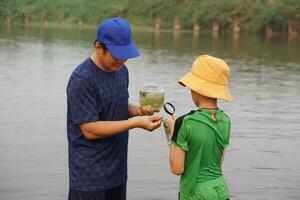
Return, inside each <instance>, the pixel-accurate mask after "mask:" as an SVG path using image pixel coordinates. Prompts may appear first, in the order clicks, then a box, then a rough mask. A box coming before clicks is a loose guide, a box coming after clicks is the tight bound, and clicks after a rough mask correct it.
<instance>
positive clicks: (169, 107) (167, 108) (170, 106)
mask: <svg viewBox="0 0 300 200" xmlns="http://www.w3.org/2000/svg"><path fill="white" fill-rule="evenodd" d="M164 110H165V112H166V113H168V114H169V115H173V114H174V113H175V106H174V105H173V104H171V103H169V102H167V103H165V105H164Z"/></svg>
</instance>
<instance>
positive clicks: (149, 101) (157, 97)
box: [140, 84, 165, 110]
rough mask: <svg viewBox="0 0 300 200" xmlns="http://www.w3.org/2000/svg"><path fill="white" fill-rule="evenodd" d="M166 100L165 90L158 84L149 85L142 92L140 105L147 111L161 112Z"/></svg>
mask: <svg viewBox="0 0 300 200" xmlns="http://www.w3.org/2000/svg"><path fill="white" fill-rule="evenodd" d="M164 99H165V92H164V90H163V88H162V87H160V86H158V85H156V84H151V85H147V86H145V87H143V88H142V89H141V90H140V105H141V106H142V107H143V108H145V109H152V110H160V109H161V107H162V106H163V105H164Z"/></svg>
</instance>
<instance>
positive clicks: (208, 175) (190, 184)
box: [172, 109, 231, 200]
mask: <svg viewBox="0 0 300 200" xmlns="http://www.w3.org/2000/svg"><path fill="white" fill-rule="evenodd" d="M230 126H231V124H230V119H229V117H228V116H227V115H226V114H225V113H224V112H223V111H221V110H216V111H210V110H206V109H202V110H197V111H192V112H190V113H189V114H186V115H184V116H181V117H179V118H177V119H176V122H175V127H174V133H173V137H172V143H174V144H175V145H176V146H178V147H180V148H182V149H183V150H184V151H186V155H185V167H184V173H183V174H182V176H181V178H180V200H184V199H189V200H190V199H203V200H211V199H214V200H225V199H228V198H229V195H228V188H227V184H226V182H225V180H224V178H223V175H222V170H221V163H220V161H221V157H222V153H223V150H224V149H225V148H226V147H227V146H228V144H229V136H230Z"/></svg>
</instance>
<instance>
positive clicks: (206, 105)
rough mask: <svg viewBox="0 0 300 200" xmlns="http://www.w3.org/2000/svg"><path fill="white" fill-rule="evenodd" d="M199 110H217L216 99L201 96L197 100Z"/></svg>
mask: <svg viewBox="0 0 300 200" xmlns="http://www.w3.org/2000/svg"><path fill="white" fill-rule="evenodd" d="M199 108H200V109H201V108H202V109H210V110H215V109H218V104H217V99H215V98H209V97H205V96H201V97H200V98H199Z"/></svg>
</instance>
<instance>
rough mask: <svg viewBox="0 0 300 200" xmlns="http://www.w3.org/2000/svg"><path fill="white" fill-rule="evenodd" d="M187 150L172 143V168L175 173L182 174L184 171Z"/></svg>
mask: <svg viewBox="0 0 300 200" xmlns="http://www.w3.org/2000/svg"><path fill="white" fill-rule="evenodd" d="M184 161H185V151H184V150H183V149H181V148H180V147H178V146H176V145H174V144H171V145H170V168H171V171H172V173H173V174H175V175H178V176H179V175H181V174H182V173H183V172H184Z"/></svg>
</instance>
